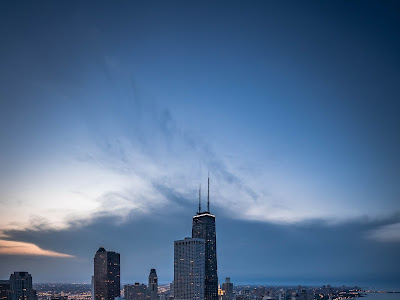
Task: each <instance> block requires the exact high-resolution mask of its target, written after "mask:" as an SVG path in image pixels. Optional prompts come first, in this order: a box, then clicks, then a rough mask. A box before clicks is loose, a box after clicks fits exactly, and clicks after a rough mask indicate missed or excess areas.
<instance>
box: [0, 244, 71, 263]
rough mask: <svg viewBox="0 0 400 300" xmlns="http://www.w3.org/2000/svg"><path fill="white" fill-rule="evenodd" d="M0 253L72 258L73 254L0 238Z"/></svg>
mask: <svg viewBox="0 0 400 300" xmlns="http://www.w3.org/2000/svg"><path fill="white" fill-rule="evenodd" d="M0 255H34V256H50V257H63V258H72V257H74V256H73V255H70V254H65V253H60V252H56V251H52V250H46V249H42V248H40V247H39V246H37V245H35V244H32V243H26V242H18V241H9V240H3V239H0Z"/></svg>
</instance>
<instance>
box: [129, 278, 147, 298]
mask: <svg viewBox="0 0 400 300" xmlns="http://www.w3.org/2000/svg"><path fill="white" fill-rule="evenodd" d="M124 295H125V300H146V299H147V286H146V285H145V284H139V282H135V284H125V285H124Z"/></svg>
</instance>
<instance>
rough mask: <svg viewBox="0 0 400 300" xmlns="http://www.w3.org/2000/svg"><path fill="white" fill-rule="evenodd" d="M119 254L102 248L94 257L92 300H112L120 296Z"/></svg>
mask: <svg viewBox="0 0 400 300" xmlns="http://www.w3.org/2000/svg"><path fill="white" fill-rule="evenodd" d="M120 289H121V283H120V256H119V253H116V252H112V251H106V250H105V249H104V248H103V247H100V248H99V250H97V252H96V255H95V256H94V293H95V297H94V300H114V298H115V297H120V296H121V290H120Z"/></svg>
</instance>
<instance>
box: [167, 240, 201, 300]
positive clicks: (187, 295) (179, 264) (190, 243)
mask: <svg viewBox="0 0 400 300" xmlns="http://www.w3.org/2000/svg"><path fill="white" fill-rule="evenodd" d="M204 252H205V242H204V240H203V239H196V238H194V239H193V238H185V239H184V240H179V241H175V242H174V298H175V300H195V299H196V300H204V271H205V267H204V266H205V260H204Z"/></svg>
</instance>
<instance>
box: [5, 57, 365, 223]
mask: <svg viewBox="0 0 400 300" xmlns="http://www.w3.org/2000/svg"><path fill="white" fill-rule="evenodd" d="M102 68H104V69H106V70H107V71H106V74H105V76H104V78H97V79H96V80H95V81H93V82H88V83H87V84H86V85H85V86H86V87H85V89H83V90H82V89H79V93H78V94H77V95H72V94H71V95H67V96H65V95H62V96H63V97H67V98H68V97H70V98H71V99H70V100H71V103H72V104H71V107H69V109H71V110H72V111H68V112H65V111H59V112H58V113H59V114H60V115H62V116H63V118H64V122H65V123H66V124H62V126H60V128H58V130H59V131H57V132H51V131H49V133H48V135H49V136H48V137H47V138H48V139H49V140H51V141H53V140H57V143H55V145H53V146H54V147H55V149H54V150H55V151H53V152H52V153H51V154H49V152H51V151H49V150H48V149H47V147H48V145H47V144H45V143H43V147H44V149H43V151H37V153H36V154H35V155H34V154H32V153H31V155H32V157H33V156H35V157H34V158H32V162H30V161H28V162H27V163H26V164H24V166H23V169H22V171H21V173H20V174H17V176H14V177H13V179H10V180H9V179H7V180H4V181H3V182H0V188H1V190H2V192H1V193H2V194H1V195H0V196H1V197H0V198H1V199H3V200H2V201H3V204H2V205H3V206H4V208H5V209H4V210H2V211H3V212H2V213H1V221H0V229H3V230H24V229H26V228H32V227H33V228H36V229H38V230H40V229H45V228H49V229H65V228H68V227H70V226H72V224H74V225H76V226H79V224H86V223H89V222H91V220H93V219H95V218H96V217H99V216H112V217H115V220H116V222H123V221H124V220H126V218H129V217H131V216H133V215H135V214H141V215H146V214H151V213H152V212H154V211H156V210H157V209H159V210H162V209H164V208H165V207H166V205H168V204H170V203H171V201H174V200H173V199H174V198H173V197H172V198H171V197H168V196H167V195H166V194H165V193H164V191H165V190H168V191H170V193H175V194H176V195H179V197H180V198H184V199H187V201H193V203H194V207H195V206H196V204H195V202H196V195H197V191H196V190H197V187H198V184H199V182H200V181H203V182H204V181H205V180H206V176H207V169H209V170H210V171H211V185H212V186H211V200H212V207H215V206H218V207H221V208H224V210H223V211H224V212H225V213H226V214H227V215H229V216H231V217H232V218H238V219H244V220H256V221H262V222H273V223H294V222H301V221H304V220H310V219H324V220H328V221H329V220H339V221H340V220H347V219H351V218H353V217H357V216H359V215H363V214H366V213H367V212H368V211H367V209H366V210H365V211H362V210H361V209H358V210H357V211H356V210H352V209H351V208H349V207H346V209H343V207H341V205H342V204H343V203H346V204H347V203H349V201H347V202H346V198H344V197H341V196H342V195H340V194H336V195H334V194H333V193H328V192H327V191H325V190H324V187H323V186H318V185H317V184H315V183H314V182H313V178H307V174H303V173H302V174H301V176H299V172H296V171H293V169H287V168H286V169H285V168H284V167H282V166H279V165H276V164H275V162H271V164H269V165H268V162H267V165H265V163H264V164H263V165H260V166H257V167H255V168H252V167H251V166H248V165H246V161H248V160H246V159H245V158H246V157H239V158H237V157H230V156H229V155H227V153H225V152H221V151H216V150H215V147H213V145H211V144H210V142H209V141H208V140H206V139H204V138H201V134H199V133H198V132H194V131H191V128H185V127H184V126H181V125H180V124H179V122H178V121H177V120H176V119H175V117H174V115H173V113H172V112H171V111H170V110H169V109H168V108H165V107H160V106H159V105H157V104H156V103H155V101H153V100H152V99H150V98H149V97H146V96H143V94H144V93H141V91H140V90H139V89H138V88H137V85H136V84H135V82H134V80H133V79H132V76H131V74H130V72H127V71H125V70H124V69H123V67H122V64H120V63H118V61H114V60H113V61H112V63H110V58H107V59H106V62H103V66H102ZM98 74H102V73H101V72H98ZM99 76H100V77H101V75H99ZM81 86H82V85H81ZM110 91H112V93H111V92H110ZM46 92H47V93H54V90H49V91H46ZM71 93H72V92H71ZM57 96H59V95H54V98H57ZM52 99H53V98H52ZM77 100H79V101H77ZM73 101H77V102H73ZM62 108H63V107H62ZM94 108H95V109H94ZM77 111H79V113H78V112H77ZM56 114H57V113H56ZM69 115H70V116H73V118H74V119H73V120H72V121H71V122H69V120H68V117H65V116H69ZM77 115H79V116H80V118H79V120H76V118H78V117H76V116H77ZM71 118H72V117H71ZM71 123H73V124H77V125H76V128H75V127H71V126H70V124H71ZM53 135H55V136H53ZM59 136H65V140H64V141H62V142H61V144H59V138H58V137H59ZM51 145H52V144H51ZM27 148H29V147H27ZM60 149H62V150H60ZM43 153H44V154H43ZM47 154H48V155H47ZM228 154H229V153H228ZM255 169H256V170H255ZM9 177H10V178H12V176H9ZM7 178H8V177H7ZM160 187H162V188H160ZM345 196H346V197H347V195H345ZM343 198H344V199H343ZM338 199H339V200H340V201H338ZM357 207H359V206H357ZM5 211H7V213H4V212H5ZM17 215H18V216H19V218H18V219H16V218H15V216H17ZM20 220H23V221H20ZM77 224H78V225H77Z"/></svg>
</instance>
